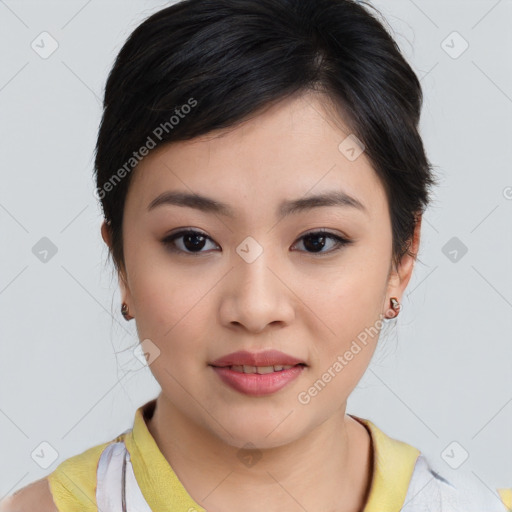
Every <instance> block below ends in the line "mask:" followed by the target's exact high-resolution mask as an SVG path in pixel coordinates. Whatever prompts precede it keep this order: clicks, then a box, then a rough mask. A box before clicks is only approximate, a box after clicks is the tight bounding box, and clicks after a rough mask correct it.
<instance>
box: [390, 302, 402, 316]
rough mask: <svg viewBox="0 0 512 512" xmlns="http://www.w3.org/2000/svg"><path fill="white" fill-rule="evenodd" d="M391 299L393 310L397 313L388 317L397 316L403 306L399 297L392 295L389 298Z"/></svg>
mask: <svg viewBox="0 0 512 512" xmlns="http://www.w3.org/2000/svg"><path fill="white" fill-rule="evenodd" d="M389 300H390V301H391V307H392V308H393V311H395V312H396V313H395V314H394V315H393V316H390V317H387V318H396V317H397V316H398V315H399V313H400V308H401V307H402V306H401V305H400V302H398V299H397V298H396V297H391V298H390V299H389Z"/></svg>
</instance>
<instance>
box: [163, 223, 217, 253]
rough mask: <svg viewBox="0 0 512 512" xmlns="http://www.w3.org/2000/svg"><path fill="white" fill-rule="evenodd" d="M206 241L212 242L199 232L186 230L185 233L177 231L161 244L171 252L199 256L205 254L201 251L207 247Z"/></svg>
mask: <svg viewBox="0 0 512 512" xmlns="http://www.w3.org/2000/svg"><path fill="white" fill-rule="evenodd" d="M208 240H209V241H211V242H213V240H212V239H211V238H210V237H209V236H207V235H205V234H204V233H201V231H195V230H193V229H188V230H185V231H178V232H177V233H174V234H173V235H171V236H168V237H166V238H164V239H163V240H162V243H163V244H164V245H165V246H166V248H167V249H169V250H170V251H172V252H182V253H185V254H201V253H203V252H206V251H203V250H202V249H203V248H204V247H205V245H207V242H208ZM217 247H218V246H217Z"/></svg>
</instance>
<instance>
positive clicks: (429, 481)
mask: <svg viewBox="0 0 512 512" xmlns="http://www.w3.org/2000/svg"><path fill="white" fill-rule="evenodd" d="M449 480H450V481H448V480H446V479H445V478H444V477H442V476H441V475H439V474H438V473H436V472H435V471H434V470H432V469H431V467H430V466H429V464H428V462H427V459H426V458H425V456H424V455H422V454H420V455H419V456H418V458H417V459H416V465H415V466H414V471H413V474H412V477H411V481H410V482H409V487H408V489H407V494H406V496H405V500H404V504H403V507H402V508H401V509H400V512H507V508H506V507H505V504H504V503H503V501H502V500H501V498H500V497H499V495H498V493H497V492H496V493H495V494H493V493H492V492H491V491H486V490H485V489H482V488H481V487H480V486H475V485H474V484H472V483H471V482H470V480H469V479H468V478H467V477H465V476H463V475H461V474H459V475H458V476H455V475H454V476H451V477H450V479H449Z"/></svg>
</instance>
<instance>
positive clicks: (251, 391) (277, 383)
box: [212, 365, 305, 396]
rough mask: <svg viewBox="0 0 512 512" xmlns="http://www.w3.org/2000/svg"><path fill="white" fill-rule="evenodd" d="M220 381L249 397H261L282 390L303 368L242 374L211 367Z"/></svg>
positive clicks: (294, 367) (296, 367)
mask: <svg viewBox="0 0 512 512" xmlns="http://www.w3.org/2000/svg"><path fill="white" fill-rule="evenodd" d="M212 368H213V369H214V370H215V372H216V373H217V375H218V376H219V377H220V378H221V380H222V381H223V382H224V383H225V384H227V385H228V386H231V387H232V388H233V389H235V390H236V391H239V392H240V393H244V394H246V395H251V396H263V395H270V394H271V393H275V392H276V391H279V390H280V389H282V388H284V387H285V386H286V385H287V384H289V383H290V382H291V381H292V380H294V379H296V378H297V377H298V376H299V375H300V374H301V373H302V371H303V370H304V368H305V367H304V366H302V365H298V366H293V367H292V368H288V370H281V371H279V372H272V373H265V374H262V375H260V374H259V373H242V372H235V371H233V370H230V369H229V368H228V367H223V368H221V367H218V366H212Z"/></svg>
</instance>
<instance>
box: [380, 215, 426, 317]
mask: <svg viewBox="0 0 512 512" xmlns="http://www.w3.org/2000/svg"><path fill="white" fill-rule="evenodd" d="M422 218H423V217H422V215H419V216H418V217H417V220H416V225H415V227H414V234H413V236H412V240H411V247H410V251H411V252H412V253H414V254H417V253H418V250H419V246H420V232H421V221H422ZM415 263H416V257H415V256H411V255H409V254H405V255H404V256H403V257H402V259H401V261H400V265H399V266H398V269H393V268H392V269H391V272H390V277H389V280H388V290H387V294H386V297H385V301H386V302H385V304H384V311H388V310H389V308H390V306H389V305H390V298H391V297H397V298H398V301H399V302H402V300H401V297H402V296H403V294H404V291H405V289H406V288H407V285H408V283H409V281H410V279H411V276H412V271H413V268H414V264H415Z"/></svg>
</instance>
